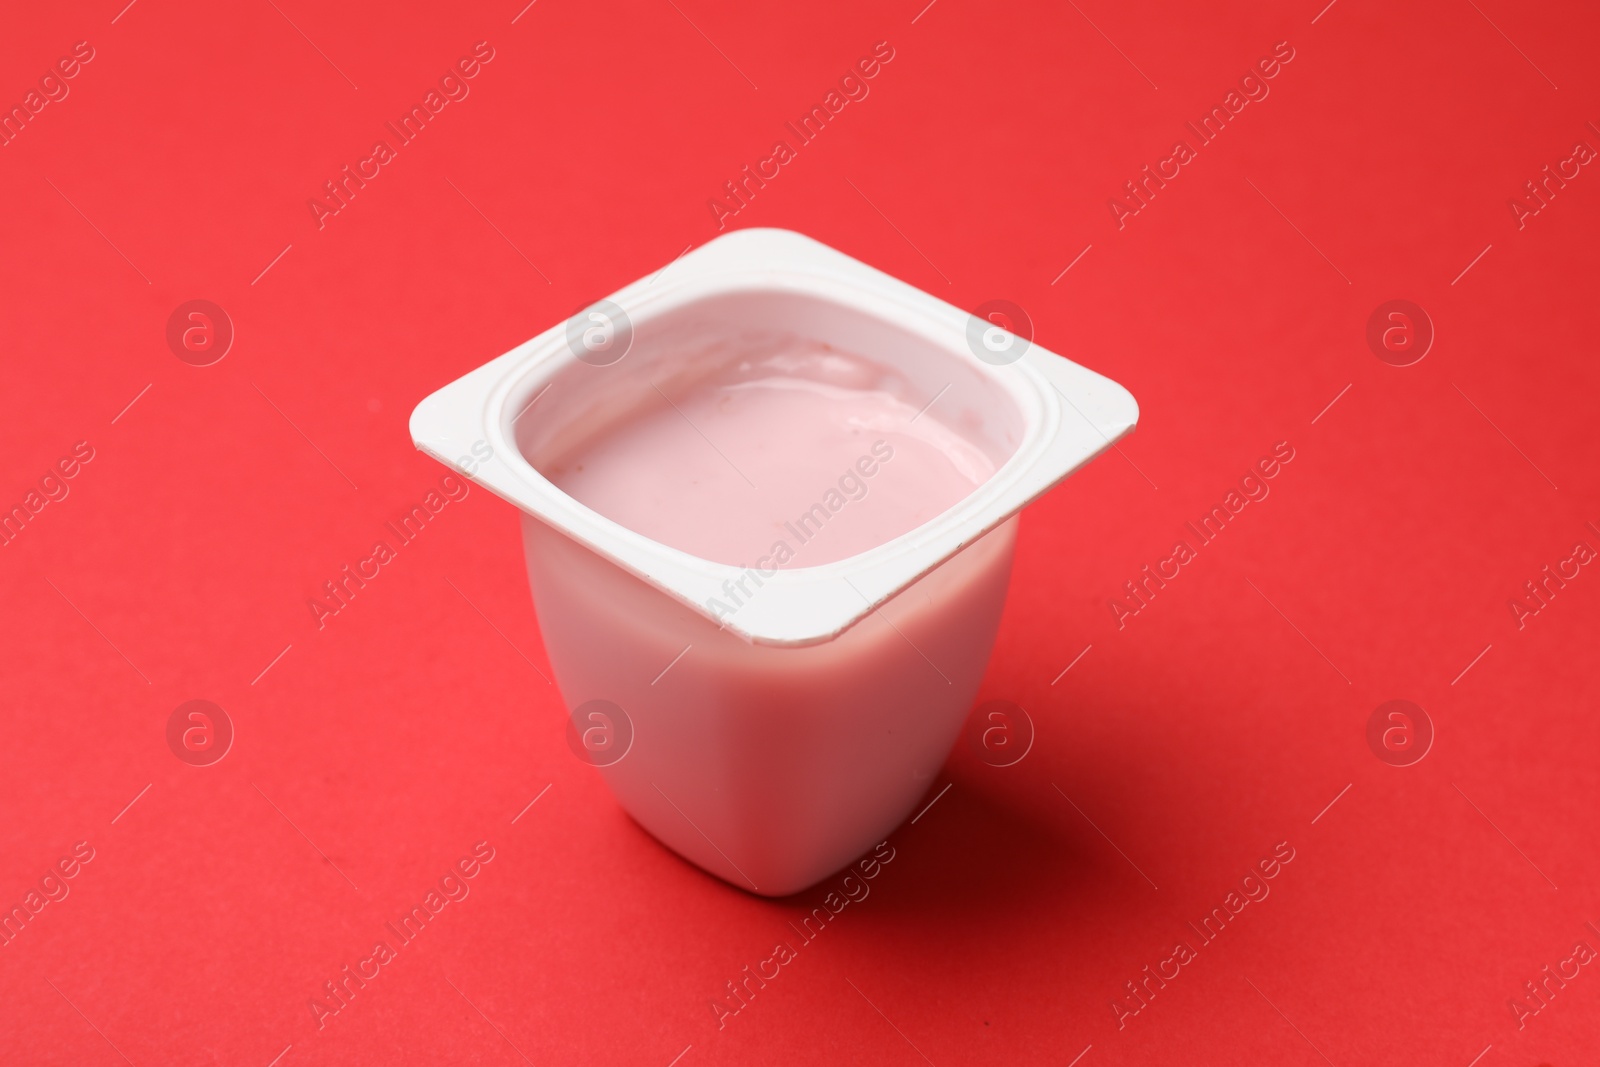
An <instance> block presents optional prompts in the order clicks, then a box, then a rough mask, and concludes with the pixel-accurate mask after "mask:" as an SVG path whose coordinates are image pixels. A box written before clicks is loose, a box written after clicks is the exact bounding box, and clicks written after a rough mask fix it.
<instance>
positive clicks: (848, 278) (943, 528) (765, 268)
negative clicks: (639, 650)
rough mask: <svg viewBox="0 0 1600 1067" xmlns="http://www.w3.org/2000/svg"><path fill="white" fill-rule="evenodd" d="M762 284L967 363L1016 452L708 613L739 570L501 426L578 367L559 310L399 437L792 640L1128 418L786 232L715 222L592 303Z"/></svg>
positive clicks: (844, 621)
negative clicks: (610, 507) (570, 479)
mask: <svg viewBox="0 0 1600 1067" xmlns="http://www.w3.org/2000/svg"><path fill="white" fill-rule="evenodd" d="M668 268H670V270H669V269H668ZM773 289H778V290H783V291H785V292H790V293H796V294H800V295H804V296H810V297H813V298H818V299H822V300H826V301H830V302H832V303H836V304H841V305H844V306H846V307H849V308H851V309H853V310H855V311H857V312H859V313H863V314H866V315H869V316H872V317H875V318H877V319H880V320H883V321H887V322H889V323H890V324H892V325H894V326H896V327H898V328H900V329H902V330H905V331H908V332H911V333H913V334H916V335H918V336H919V337H920V338H921V339H923V340H924V341H926V342H928V343H930V345H932V346H934V347H936V348H938V349H939V350H940V352H941V354H942V355H945V356H947V357H948V358H950V359H952V360H955V361H959V362H960V363H962V364H964V365H965V366H966V367H967V368H969V369H971V370H976V371H977V372H978V373H979V374H981V375H982V376H983V377H985V378H986V379H988V380H989V381H990V382H991V383H993V384H994V385H996V386H998V387H999V388H1000V389H1001V390H1002V391H1003V392H1004V393H1005V394H1006V395H1007V396H1008V397H1009V398H1010V399H1011V401H1012V402H1013V403H1014V404H1015V405H1016V408H1017V412H1018V414H1019V417H1020V419H1021V422H1022V430H1023V432H1022V439H1021V441H1020V442H1019V443H1018V444H1017V447H1016V449H1015V450H1014V451H1013V452H1012V454H1011V455H1010V457H1009V458H1007V459H1006V461H1005V462H1004V463H1003V464H1002V465H1001V466H1000V468H999V469H998V470H997V471H995V473H994V474H993V475H992V476H990V478H989V479H988V480H987V481H985V482H984V483H983V484H982V485H979V486H978V487H976V488H975V489H974V490H973V491H972V492H971V493H970V494H968V495H967V496H966V497H964V498H963V499H961V500H960V501H958V502H957V503H955V504H954V505H952V506H951V507H950V508H948V509H946V510H945V511H944V512H942V513H941V514H939V515H937V516H935V517H934V518H932V519H930V520H929V521H928V522H926V523H924V524H922V525H921V526H918V527H916V528H915V529H912V530H909V531H907V532H905V533H903V534H901V535H899V536H897V537H894V538H891V539H890V540H887V541H885V542H883V543H882V544H880V545H877V546H875V547H873V548H870V549H867V550H865V551H863V552H860V553H857V554H856V555H853V556H849V557H847V558H845V559H841V560H837V561H834V562H831V563H824V564H816V565H812V566H808V567H796V568H784V569H779V570H777V571H775V572H774V573H772V574H770V575H769V574H767V573H766V572H765V571H761V572H757V573H758V574H759V581H760V591H759V595H756V596H753V597H751V598H749V599H747V600H744V601H743V602H742V603H741V604H739V606H738V607H737V608H736V609H735V610H733V611H731V612H728V613H726V614H719V613H718V612H716V611H714V610H713V609H712V607H711V606H710V605H712V604H715V603H721V604H723V605H724V606H726V604H727V592H726V588H727V586H726V583H729V582H732V581H736V580H739V579H741V578H743V577H745V576H746V575H747V574H749V573H751V568H747V567H740V566H736V565H733V564H725V563H716V562H713V561H711V560H707V559H703V558H701V557H698V556H694V555H691V554H689V553H687V552H684V551H682V550H681V549H676V548H673V547H671V546H669V545H665V544H662V543H661V542H659V541H656V540H654V539H652V538H649V537H646V536H645V535H643V534H640V533H638V532H637V531H634V530H632V529H629V528H628V527H625V526H623V525H621V524H619V523H617V522H615V521H613V520H611V519H608V518H606V517H605V516H604V515H601V514H600V513H599V512H596V511H594V510H592V509H590V508H588V507H587V506H585V505H583V504H581V503H579V502H578V501H577V500H576V499H574V498H573V497H571V496H569V495H568V494H567V493H565V492H564V491H562V490H561V489H560V488H558V487H557V486H555V485H554V484H553V483H551V482H550V481H549V480H548V479H546V478H545V477H544V476H543V475H542V474H541V473H539V471H538V470H537V469H535V468H534V466H533V464H532V463H531V462H529V461H528V459H527V458H526V457H525V456H524V455H523V454H522V451H521V449H520V447H519V446H518V444H517V442H516V437H515V425H514V424H515V421H516V420H517V418H519V417H520V413H521V412H522V411H525V410H526V405H527V403H528V400H529V398H531V397H533V396H534V395H535V394H536V393H537V392H538V391H539V390H540V389H542V388H544V387H546V386H547V385H548V384H549V383H550V382H552V381H554V380H555V379H556V378H557V377H558V376H559V375H561V374H562V373H563V372H567V371H570V370H571V369H572V368H573V366H574V365H578V364H579V360H578V358H577V356H576V355H574V353H573V351H572V350H571V349H570V347H569V346H568V344H567V338H566V335H567V328H568V323H569V322H570V321H572V320H571V319H570V318H569V319H564V320H562V321H561V322H559V323H557V324H555V325H554V326H551V327H550V328H549V329H547V330H545V331H544V332H542V333H540V334H539V335H537V336H535V337H533V338H531V339H530V340H528V341H526V342H524V343H523V344H521V345H518V346H517V347H516V348H513V349H512V350H511V351H509V352H507V353H505V354H504V355H502V356H500V357H498V358H496V359H494V360H491V361H490V362H489V363H486V364H484V365H483V366H481V367H479V368H477V369H476V370H474V371H471V372H470V373H468V374H466V375H464V376H463V377H461V378H458V379H457V380H456V381H454V382H451V383H450V384H448V385H446V386H444V387H443V388H441V389H439V390H437V391H436V392H434V393H433V394H431V395H429V396H428V397H426V398H425V399H424V400H423V401H422V402H421V403H419V404H418V405H417V407H416V409H415V410H414V411H413V412H412V414H411V437H412V441H413V442H414V443H415V445H416V447H417V448H418V449H420V450H421V451H423V452H425V453H427V454H428V455H431V456H433V457H434V458H435V459H437V460H439V461H440V462H441V463H443V464H445V465H446V466H448V467H450V468H452V469H453V470H455V471H457V472H458V473H460V474H462V475H463V476H465V477H468V478H470V479H472V480H473V481H475V482H477V483H478V484H480V485H482V486H484V487H485V488H487V489H488V490H490V491H491V492H493V493H495V494H496V495H498V496H500V497H502V498H504V499H505V500H507V501H509V502H510V503H512V504H514V505H515V506H517V507H518V508H519V509H521V510H522V511H524V512H527V513H528V514H530V515H533V516H534V517H536V518H538V519H540V520H542V521H544V522H545V523H547V524H549V525H550V526H552V527H554V528H555V529H557V530H559V531H561V532H562V533H564V534H566V535H567V536H569V537H571V538H573V539H574V540H575V541H577V542H578V543H580V544H582V545H584V546H585V547H587V548H589V549H590V550H592V551H594V552H596V553H597V554H599V555H600V556H602V557H603V558H605V559H608V560H610V561H611V562H612V563H614V564H616V565H617V566H619V567H621V568H623V569H624V570H626V571H628V572H629V573H631V574H633V575H634V576H636V577H638V578H640V579H641V580H643V581H645V582H647V583H649V584H650V585H652V586H654V587H656V588H657V589H659V590H660V591H662V592H663V593H666V594H667V595H668V596H671V597H673V598H674V599H676V600H678V601H680V602H682V603H683V604H685V605H687V606H688V607H690V608H692V609H693V610H694V611H696V612H698V613H699V614H701V615H702V616H705V617H706V618H707V619H709V620H711V621H712V622H713V623H716V624H718V625H719V626H720V627H722V628H725V629H727V630H729V631H731V632H733V633H735V634H737V635H739V636H740V637H741V638H743V639H744V640H746V641H749V642H752V643H754V644H762V645H776V646H791V647H793V646H805V645H813V644H819V643H822V642H826V641H830V640H833V639H834V638H836V637H838V636H839V635H840V634H842V633H843V632H845V631H846V630H848V629H849V628H850V627H851V626H853V625H854V624H856V623H857V622H860V621H861V620H862V619H864V618H865V617H866V616H867V615H869V614H871V613H872V612H873V611H875V610H876V609H877V608H878V607H879V606H880V605H881V604H882V603H884V602H885V601H887V600H888V599H890V598H891V597H893V596H894V595H895V594H896V593H898V592H900V591H901V590H903V589H904V588H905V587H906V586H908V585H910V584H912V583H913V582H915V581H916V580H917V579H918V578H920V577H922V576H923V575H924V574H926V573H928V572H929V571H931V570H933V569H934V568H936V567H938V566H939V565H940V564H941V563H943V562H944V561H945V560H947V559H949V558H950V557H951V556H953V555H955V554H956V553H957V552H959V551H961V549H963V548H964V547H966V546H967V545H969V544H971V543H972V542H973V541H975V540H977V539H978V538H980V537H982V536H983V535H984V534H986V533H988V532H989V531H990V530H992V529H993V528H994V527H996V526H998V525H999V524H1000V523H1002V522H1004V521H1005V520H1006V519H1008V518H1010V517H1011V516H1012V515H1013V514H1015V513H1016V512H1018V511H1020V510H1021V509H1022V508H1023V507H1025V506H1027V505H1028V504H1029V503H1031V502H1032V501H1033V500H1035V499H1037V498H1038V497H1039V496H1041V495H1043V494H1044V493H1045V492H1047V491H1048V490H1049V489H1050V488H1052V487H1053V486H1054V485H1056V484H1057V483H1058V482H1060V481H1061V480H1063V479H1064V478H1066V477H1067V476H1068V475H1070V474H1071V473H1072V472H1074V471H1075V470H1077V469H1078V468H1079V467H1081V466H1083V465H1084V464H1086V463H1087V462H1088V461H1089V460H1091V459H1093V458H1094V457H1095V456H1096V455H1098V454H1099V453H1100V452H1102V451H1104V450H1106V449H1107V448H1110V447H1111V445H1112V444H1114V443H1115V442H1116V441H1117V440H1118V439H1120V438H1121V437H1123V436H1124V435H1126V434H1127V433H1129V432H1130V431H1131V430H1132V429H1133V428H1134V426H1135V425H1136V424H1137V422H1138V415H1139V409H1138V404H1137V402H1136V401H1135V400H1134V398H1133V396H1132V395H1131V394H1130V393H1129V392H1128V391H1127V390H1126V389H1124V388H1123V387H1122V386H1120V385H1118V384H1117V383H1116V382H1113V381H1112V380H1110V379H1109V378H1106V377H1104V376H1102V375H1100V374H1096V373H1095V372H1093V371H1090V370H1088V369H1087V368H1084V367H1082V366H1079V365H1078V364H1076V363H1073V362H1072V361H1070V360H1067V359H1065V358H1063V357H1062V356H1059V355H1056V354H1055V353H1053V352H1050V351H1048V350H1046V349H1045V348H1043V347H1042V346H1040V345H1039V344H1038V343H1037V342H1036V341H1033V342H1031V343H1028V344H1026V345H1025V350H1024V351H1023V352H1022V355H1021V356H1020V358H1018V359H1016V360H1015V361H1014V362H1011V363H1007V364H1004V365H997V364H992V363H987V362H985V361H983V360H980V359H979V358H977V356H976V355H974V354H973V352H972V351H971V350H970V349H969V348H968V343H967V336H968V328H969V325H970V324H971V323H973V322H974V321H981V320H976V319H975V317H974V316H973V315H971V314H970V313H968V312H966V311H964V310H962V309H960V308H957V307H955V306H953V305H951V304H949V303H946V302H945V301H943V300H940V299H939V298H937V297H935V296H933V295H931V294H929V293H926V292H923V291H922V290H920V289H917V288H916V287H914V286H912V285H909V284H907V283H905V282H903V281H900V280H899V279H897V278H893V277H891V276H889V275H887V274H884V273H883V272H881V271H878V270H876V269H874V268H872V267H869V266H868V265H866V264H865V263H862V262H861V261H859V260H857V259H854V258H853V257H851V256H848V255H845V254H844V253H842V252H839V251H837V250H836V249H833V248H830V247H828V246H826V245H824V244H822V243H820V242H818V241H815V240H813V239H812V238H809V237H805V236H803V235H801V234H799V233H795V232H793V231H790V230H779V229H744V230H736V231H734V232H733V233H729V234H725V235H723V236H721V237H718V238H715V239H714V240H712V241H710V242H708V243H706V244H705V245H702V246H701V247H700V248H698V249H695V250H694V251H692V252H689V253H688V254H686V255H684V256H682V257H680V258H679V259H677V260H676V261H674V262H672V263H669V264H668V265H667V267H665V268H663V269H662V270H660V271H657V272H656V273H655V274H654V275H652V276H651V277H648V278H642V279H640V280H638V281H636V282H634V283H632V284H631V285H628V286H626V287H624V288H622V289H620V290H618V291H617V292H615V293H612V294H611V295H610V296H609V297H606V298H605V299H606V300H607V301H609V302H610V303H612V304H614V305H616V306H618V307H620V308H622V309H623V311H624V312H625V313H626V314H627V316H628V317H629V318H630V319H631V320H632V322H633V323H634V327H635V329H636V328H637V326H638V324H639V323H642V322H647V321H649V320H650V319H652V318H656V317H658V316H660V315H663V314H666V313H668V312H670V311H672V310H675V309H677V308H681V307H684V306H685V305H688V304H692V303H695V302H697V301H700V300H704V299H706V298H707V297H712V296H722V295H727V294H730V293H738V292H743V291H751V292H754V291H771V290H773ZM596 303H597V304H598V303H599V302H596ZM594 306H595V305H590V307H594ZM585 310H588V309H585ZM579 314H580V315H581V314H583V312H580V313H579ZM983 325H984V327H985V328H988V327H989V324H988V323H984V324H983ZM1013 343H1015V342H1013ZM478 443H486V444H487V445H488V446H489V458H488V459H486V460H481V461H479V460H478V459H476V457H474V456H472V455H470V454H469V453H470V450H471V448H472V446H473V445H474V444H478Z"/></svg>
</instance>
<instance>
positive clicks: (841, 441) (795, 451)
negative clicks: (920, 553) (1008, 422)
mask: <svg viewBox="0 0 1600 1067" xmlns="http://www.w3.org/2000/svg"><path fill="white" fill-rule="evenodd" d="M908 391H909V390H908V389H907V388H906V386H905V383H904V380H903V379H901V378H900V377H899V376H898V375H896V374H895V373H894V372H892V371H890V370H888V369H887V368H885V367H883V366H881V365H879V364H877V363H874V362H873V361H871V360H868V359H866V358H864V357H861V356H857V355H853V354H850V353H847V352H842V351H839V350H836V349H833V348H830V347H828V346H825V345H820V344H812V343H805V342H796V343H794V344H792V345H789V346H787V347H785V348H783V349H781V350H779V351H776V352H769V353H766V354H763V355H762V356H760V357H759V358H750V359H744V360H738V361H735V362H733V363H731V364H729V365H728V366H726V367H724V368H723V369H721V370H720V371H718V372H716V373H714V374H711V375H709V376H707V377H705V378H702V379H701V380H699V381H698V382H696V383H694V384H693V385H691V386H688V387H686V388H685V387H680V388H679V389H678V390H675V391H674V392H673V393H672V395H669V394H668V393H667V392H664V391H662V390H660V389H655V390H654V392H655V394H656V396H657V397H659V403H654V404H648V405H646V406H645V407H643V408H642V409H640V410H637V411H635V412H634V413H633V414H632V415H631V416H630V417H629V418H626V419H623V420H621V421H619V422H618V423H616V424H614V425H612V426H610V427H608V428H607V429H605V430H603V431H601V432H599V433H597V434H594V435H593V436H591V437H590V438H588V439H587V440H585V441H584V442H582V443H581V444H579V445H577V446H575V447H573V448H571V449H569V450H568V451H567V453H566V454H565V455H563V456H561V457H559V458H557V459H555V460H553V461H551V462H547V463H545V464H541V467H542V469H543V472H544V474H545V476H546V477H548V478H549V479H550V481H551V482H553V483H554V484H555V485H556V486H558V487H559V488H561V489H562V490H563V491H565V492H566V493H567V494H568V495H570V496H572V497H573V498H575V499H576V500H578V501H579V502H580V503H582V504H584V505H586V506H587V507H589V508H592V509H593V510H595V511H597V512H599V513H600V514H601V515H604V516H606V517H607V518H608V519H611V520H612V521H614V522H616V523H618V524H620V525H622V526H625V527H627V528H629V529H631V530H633V531H635V532H637V533H640V534H643V535H644V536H646V537H649V538H651V539H653V540H655V541H659V542H660V543H662V544H665V545H669V546H671V547H673V548H677V549H680V550H682V551H684V552H688V553H690V554H692V555H695V556H699V557H701V558H702V559H708V560H711V561H713V562H716V563H725V564H731V565H734V566H743V567H750V566H757V567H760V568H762V569H763V570H768V569H771V568H774V567H784V568H798V567H811V566H816V565H819V564H824V563H832V562H834V561H836V560H841V559H845V558H847V557H849V556H853V555H856V554H857V553H860V552H864V551H866V550H867V549H870V548H874V547H876V546H878V545H880V544H883V543H884V542H886V541H889V540H892V539H893V538H896V537H899V536H900V535H901V534H904V533H907V532H909V531H911V530H913V529H915V528H917V527H918V526H920V525H922V524H923V523H925V522H927V521H928V520H929V519H932V518H934V517H935V516H937V515H939V514H940V513H941V512H943V511H945V510H946V509H947V508H949V507H950V506H951V505H953V504H955V503H956V502H958V501H959V500H961V499H962V498H963V497H965V496H967V495H968V494H969V493H971V492H972V491H973V490H974V489H975V488H977V487H978V486H979V485H981V484H983V482H984V481H986V480H987V479H988V478H989V477H990V476H991V475H992V474H994V471H995V464H994V462H993V460H991V459H990V457H989V456H988V455H987V454H986V453H985V452H984V451H983V450H982V449H980V448H979V447H978V446H977V445H976V444H974V443H973V442H972V441H970V440H968V439H967V438H966V437H963V436H962V435H961V434H959V433H957V432H956V431H955V430H953V429H951V428H950V427H949V426H947V425H946V424H945V423H943V422H941V421H940V420H939V418H938V415H937V414H936V411H937V408H938V404H937V403H936V402H935V403H932V404H930V401H934V400H935V398H934V397H920V398H917V397H911V396H908V395H907V393H908ZM924 407H926V408H927V410H923V408H924Z"/></svg>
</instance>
